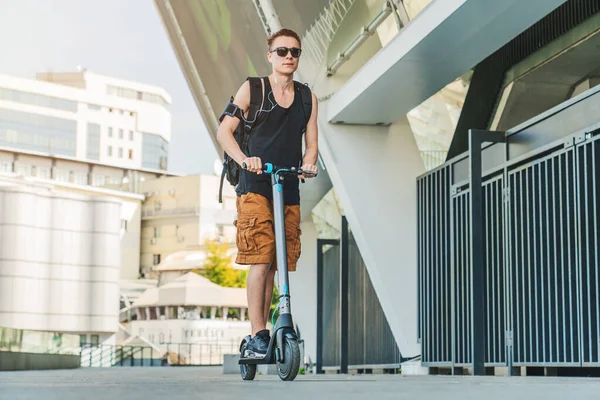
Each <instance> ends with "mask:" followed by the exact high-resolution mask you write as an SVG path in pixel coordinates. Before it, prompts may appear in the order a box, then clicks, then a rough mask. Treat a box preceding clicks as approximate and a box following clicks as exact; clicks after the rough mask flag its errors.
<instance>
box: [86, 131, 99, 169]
mask: <svg viewBox="0 0 600 400" xmlns="http://www.w3.org/2000/svg"><path fill="white" fill-rule="evenodd" d="M86 157H87V158H88V159H89V160H100V125H98V124H92V123H88V125H87V152H86Z"/></svg>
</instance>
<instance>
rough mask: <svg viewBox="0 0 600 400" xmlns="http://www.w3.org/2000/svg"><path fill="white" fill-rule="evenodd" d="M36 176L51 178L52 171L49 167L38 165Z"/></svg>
mask: <svg viewBox="0 0 600 400" xmlns="http://www.w3.org/2000/svg"><path fill="white" fill-rule="evenodd" d="M35 170H36V172H35V174H36V176H37V177H38V178H40V179H51V178H52V171H51V170H50V168H48V167H36V168H35Z"/></svg>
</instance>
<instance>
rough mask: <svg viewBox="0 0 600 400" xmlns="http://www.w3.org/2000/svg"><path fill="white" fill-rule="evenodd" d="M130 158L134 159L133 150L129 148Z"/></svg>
mask: <svg viewBox="0 0 600 400" xmlns="http://www.w3.org/2000/svg"><path fill="white" fill-rule="evenodd" d="M129 159H130V160H133V150H131V149H129Z"/></svg>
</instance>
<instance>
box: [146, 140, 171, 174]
mask: <svg viewBox="0 0 600 400" xmlns="http://www.w3.org/2000/svg"><path fill="white" fill-rule="evenodd" d="M168 153H169V143H168V142H167V141H166V140H165V139H163V138H162V137H160V136H159V135H155V134H152V133H142V167H144V168H151V169H160V170H166V169H167V156H168Z"/></svg>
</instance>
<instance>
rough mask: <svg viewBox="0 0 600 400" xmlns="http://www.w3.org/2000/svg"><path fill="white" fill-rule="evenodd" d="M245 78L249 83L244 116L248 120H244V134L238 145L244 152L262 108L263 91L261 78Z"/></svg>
mask: <svg viewBox="0 0 600 400" xmlns="http://www.w3.org/2000/svg"><path fill="white" fill-rule="evenodd" d="M263 79H266V78H263ZM247 80H248V82H249V83H250V106H249V107H248V114H247V118H246V119H247V120H248V121H244V135H243V139H242V143H241V144H240V145H241V146H240V147H241V149H242V151H244V152H245V151H247V146H248V139H249V136H250V131H251V130H252V127H253V126H254V123H255V122H256V120H257V118H258V113H259V111H260V109H261V108H262V104H263V97H264V91H265V89H264V87H263V82H261V78H257V77H248V78H247Z"/></svg>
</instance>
